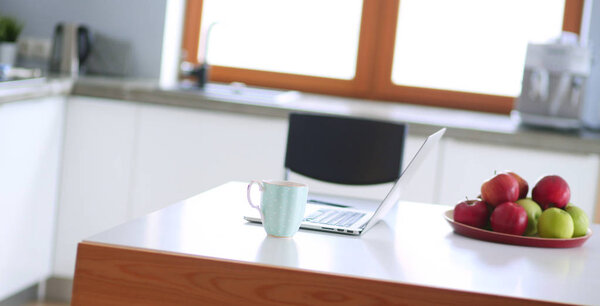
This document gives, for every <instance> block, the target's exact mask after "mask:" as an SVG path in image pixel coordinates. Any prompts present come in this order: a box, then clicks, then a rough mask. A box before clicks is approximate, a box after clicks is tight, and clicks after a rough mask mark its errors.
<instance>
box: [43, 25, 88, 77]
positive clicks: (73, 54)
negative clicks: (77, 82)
mask: <svg viewBox="0 0 600 306" xmlns="http://www.w3.org/2000/svg"><path fill="white" fill-rule="evenodd" d="M91 40H92V38H91V35H90V31H89V29H88V28H87V27H85V26H82V25H78V24H73V23H59V24H57V25H56V27H55V28H54V39H53V45H52V54H51V56H50V67H49V70H50V72H53V73H59V74H63V75H69V76H74V75H78V74H79V73H80V72H83V71H85V65H84V64H85V61H86V60H87V58H88V57H89V55H90V51H91V47H92V41H91Z"/></svg>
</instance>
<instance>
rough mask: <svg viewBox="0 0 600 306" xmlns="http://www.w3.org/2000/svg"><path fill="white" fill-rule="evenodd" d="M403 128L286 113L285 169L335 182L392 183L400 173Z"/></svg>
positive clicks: (348, 119)
mask: <svg viewBox="0 0 600 306" xmlns="http://www.w3.org/2000/svg"><path fill="white" fill-rule="evenodd" d="M406 131H407V128H406V125H405V124H401V123H393V122H385V121H376V120H367V119H359V118H349V117H339V116H327V115H314V114H298V113H292V114H290V118H289V129H288V139H287V148H286V155H285V167H286V168H287V169H289V170H291V171H293V172H296V173H299V174H302V175H304V176H307V177H310V178H313V179H317V180H321V181H325V182H330V183H337V184H346V185H370V184H380V183H387V182H392V181H395V180H397V179H398V178H399V177H400V173H401V171H402V156H403V153H404V140H405V138H406Z"/></svg>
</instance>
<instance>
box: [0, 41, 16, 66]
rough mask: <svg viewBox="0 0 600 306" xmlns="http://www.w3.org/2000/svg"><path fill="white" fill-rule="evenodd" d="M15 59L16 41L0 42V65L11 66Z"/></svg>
mask: <svg viewBox="0 0 600 306" xmlns="http://www.w3.org/2000/svg"><path fill="white" fill-rule="evenodd" d="M16 60H17V43H14V42H0V65H7V66H9V67H12V66H14V65H15V62H16Z"/></svg>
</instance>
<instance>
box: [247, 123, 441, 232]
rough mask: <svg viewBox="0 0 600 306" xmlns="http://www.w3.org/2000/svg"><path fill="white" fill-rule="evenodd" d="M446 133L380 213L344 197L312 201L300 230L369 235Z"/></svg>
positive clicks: (428, 146)
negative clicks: (356, 205)
mask: <svg viewBox="0 0 600 306" xmlns="http://www.w3.org/2000/svg"><path fill="white" fill-rule="evenodd" d="M445 132H446V128H443V129H440V130H439V131H437V132H435V133H433V134H431V135H429V136H428V137H427V139H425V141H424V142H423V144H422V145H421V147H420V148H419V150H418V151H417V153H416V154H415V156H413V158H412V160H411V161H410V162H409V163H408V166H407V167H406V168H405V169H404V171H403V172H402V173H401V174H400V178H398V180H397V181H396V183H395V184H394V186H393V187H392V188H391V189H390V191H389V193H388V194H387V195H386V197H385V199H383V201H381V202H376V203H377V209H376V210H375V211H369V210H364V209H356V208H353V207H351V205H346V203H348V204H350V200H349V199H343V198H341V197H334V196H330V197H329V199H326V200H324V199H322V198H319V199H315V198H310V199H309V200H308V203H306V211H305V213H304V220H303V221H302V224H301V225H300V228H304V229H312V230H318V231H325V232H334V233H340V234H348V235H357V236H358V235H361V234H362V233H364V232H366V231H368V230H369V229H370V228H371V227H373V226H374V225H375V224H377V222H379V220H381V219H383V218H384V217H385V215H386V214H387V213H388V212H389V211H390V209H392V208H393V207H394V205H396V203H398V201H400V196H401V195H402V193H403V190H404V188H405V187H406V185H407V184H408V182H409V181H410V180H411V179H412V178H413V177H414V175H415V174H416V173H417V170H418V169H419V167H420V166H421V164H422V163H423V161H424V160H425V159H427V157H428V156H429V155H430V154H431V151H433V149H434V148H435V147H436V146H437V144H438V143H439V141H440V139H441V138H442V136H443V135H444V133H445ZM356 201H360V200H356ZM340 203H341V204H340ZM372 207H373V206H372ZM244 219H245V220H247V221H250V222H258V223H260V222H261V219H260V216H259V215H258V212H257V213H256V214H255V215H247V216H244Z"/></svg>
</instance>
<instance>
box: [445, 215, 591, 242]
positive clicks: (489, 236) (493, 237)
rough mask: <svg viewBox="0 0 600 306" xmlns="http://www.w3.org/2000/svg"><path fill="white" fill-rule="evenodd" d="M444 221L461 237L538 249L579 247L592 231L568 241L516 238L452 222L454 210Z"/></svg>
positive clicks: (589, 230)
mask: <svg viewBox="0 0 600 306" xmlns="http://www.w3.org/2000/svg"><path fill="white" fill-rule="evenodd" d="M444 217H445V218H446V221H448V223H450V225H451V226H452V228H453V229H454V232H455V233H457V234H460V235H463V236H467V237H471V238H475V239H479V240H485V241H491V242H498V243H504V244H515V245H524V246H531V247H539V248H574V247H578V246H581V245H582V244H583V243H584V242H586V240H588V238H590V236H592V230H591V229H588V233H587V235H585V236H582V237H577V238H570V239H555V238H540V237H528V236H517V235H510V234H504V233H498V232H492V231H488V230H484V229H480V228H476V227H473V226H469V225H466V224H462V223H459V222H456V221H454V210H452V209H451V210H449V211H447V212H446V213H445V214H444Z"/></svg>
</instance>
